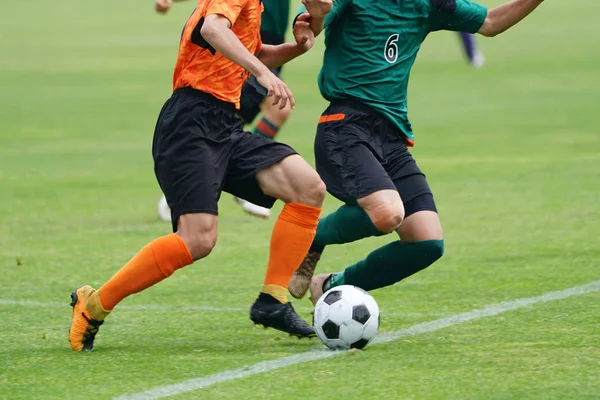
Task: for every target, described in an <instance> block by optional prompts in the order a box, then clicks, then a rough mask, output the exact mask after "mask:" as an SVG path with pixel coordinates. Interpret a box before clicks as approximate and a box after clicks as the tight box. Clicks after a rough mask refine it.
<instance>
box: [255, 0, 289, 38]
mask: <svg viewBox="0 0 600 400" xmlns="http://www.w3.org/2000/svg"><path fill="white" fill-rule="evenodd" d="M263 5H264V6H265V10H264V11H263V14H262V18H261V21H260V31H261V32H269V33H271V34H273V35H275V36H276V37H278V38H281V39H283V38H284V37H285V32H286V31H287V28H288V24H289V23H290V0H263Z"/></svg>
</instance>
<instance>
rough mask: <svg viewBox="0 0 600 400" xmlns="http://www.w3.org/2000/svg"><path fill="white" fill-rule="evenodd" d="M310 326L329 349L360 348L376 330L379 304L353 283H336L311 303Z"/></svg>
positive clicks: (371, 337) (369, 339) (377, 327)
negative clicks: (314, 302) (340, 284)
mask: <svg viewBox="0 0 600 400" xmlns="http://www.w3.org/2000/svg"><path fill="white" fill-rule="evenodd" d="M313 326H314V328H315V331H316V332H317V336H318V337H319V339H321V341H322V342H323V343H324V344H325V346H327V347H329V348H330V349H332V350H347V349H351V348H354V349H362V348H364V347H365V346H366V345H367V344H369V342H370V341H371V340H372V339H373V338H374V337H375V335H376V334H377V331H378V330H379V306H378V305H377V302H376V301H375V299H374V298H373V296H371V295H370V294H369V293H367V292H365V291H364V290H362V289H360V288H357V287H356V286H351V285H342V286H336V287H334V288H332V289H330V290H328V291H327V292H326V293H324V294H323V296H321V298H320V299H319V300H318V301H317V304H315V312H314V314H313Z"/></svg>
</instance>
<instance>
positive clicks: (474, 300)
mask: <svg viewBox="0 0 600 400" xmlns="http://www.w3.org/2000/svg"><path fill="white" fill-rule="evenodd" d="M484 3H485V4H487V5H494V4H498V3H499V2H498V1H486V2H484ZM191 8H192V4H186V3H183V4H180V5H177V7H176V8H175V9H174V10H173V13H172V14H170V15H168V16H166V17H159V16H157V15H154V14H153V12H152V9H151V4H149V3H148V2H147V1H142V0H131V1H127V2H119V1H115V0H107V1H104V2H96V3H86V2H79V3H78V2H67V1H63V0H60V1H54V2H46V1H41V0H30V1H27V2H22V1H21V2H11V3H7V4H5V5H3V12H2V13H1V14H0V37H1V38H2V40H0V54H1V55H2V56H1V57H0V185H1V186H0V221H1V223H0V265H1V267H2V270H1V274H2V278H1V279H0V300H11V301H21V300H23V301H33V302H40V303H43V304H39V305H37V306H34V305H31V304H29V305H27V304H21V305H15V304H8V302H6V301H4V302H0V321H2V322H1V323H0V338H1V340H0V342H1V346H0V398H6V399H21V398H22V399H31V398H56V399H64V398H69V399H80V398H81V399H83V398H89V397H90V396H93V397H95V398H100V399H104V398H111V397H114V396H118V395H123V394H126V393H135V392H139V391H143V390H147V389H149V388H151V387H155V386H157V385H164V384H170V383H175V382H180V381H183V380H186V379H190V378H195V377H201V376H205V375H208V374H211V373H217V372H220V371H225V370H229V369H233V368H239V367H242V366H247V365H250V364H252V363H255V362H259V361H263V360H270V359H276V358H278V357H281V356H287V355H292V354H296V353H300V352H304V351H307V350H311V349H318V348H321V347H322V345H321V344H320V343H319V342H317V341H315V340H313V341H298V340H295V339H289V338H287V337H285V336H284V335H281V334H279V333H277V332H274V331H271V330H268V331H263V330H262V329H254V328H253V327H252V324H251V323H250V321H249V319H248V316H247V311H246V309H247V308H248V307H249V306H250V304H251V302H252V301H253V298H254V296H255V294H256V291H257V290H258V288H259V287H260V284H261V282H262V278H263V273H264V266H265V261H266V257H267V252H268V239H269V233H270V228H271V226H272V224H273V221H274V219H271V220H269V221H262V220H256V219H253V218H251V217H248V216H246V215H244V214H243V213H242V212H241V210H240V209H239V208H238V207H237V206H236V205H235V204H234V202H233V201H232V200H231V198H230V196H228V195H223V199H222V201H221V204H220V211H221V214H220V221H219V224H220V232H219V235H220V236H219V242H218V245H217V248H216V249H215V251H214V253H213V254H212V255H211V256H210V258H209V259H207V260H205V261H202V262H200V263H198V264H196V265H194V266H192V267H189V268H186V269H185V270H183V271H180V272H178V273H177V274H176V275H175V276H174V277H172V278H171V279H169V280H167V281H165V282H163V283H162V284H160V285H159V286H157V287H155V288H153V289H151V290H148V291H146V292H144V293H141V294H139V295H137V296H133V297H131V298H129V299H127V300H126V301H125V302H124V305H127V306H135V305H161V306H169V307H172V309H169V310H144V309H132V308H125V307H124V308H122V309H120V310H118V311H116V312H115V313H114V314H113V315H111V317H110V319H109V320H108V321H107V323H106V325H105V326H103V328H102V331H101V333H100V334H99V336H98V339H97V350H96V351H94V352H93V353H90V354H79V353H72V352H71V351H70V350H69V347H68V343H67V329H68V325H69V322H70V308H69V307H68V297H69V296H68V295H69V292H70V291H71V290H72V289H73V288H74V287H76V286H78V285H81V284H84V283H88V284H92V285H96V286H98V285H101V284H102V282H104V281H105V280H106V279H107V278H108V277H109V276H110V275H111V274H112V273H113V272H114V271H115V270H116V269H118V268H119V267H120V266H121V265H122V264H123V263H124V262H126V261H127V260H128V259H129V258H130V257H131V256H132V255H133V254H135V252H137V250H138V249H139V248H141V247H142V246H143V245H145V244H146V243H147V242H148V241H150V240H152V239H153V238H155V237H157V236H159V235H163V234H166V233H168V232H169V229H170V228H169V224H165V223H162V222H159V221H157V220H156V217H155V206H156V202H157V200H158V197H159V189H158V186H157V184H156V183H155V179H154V176H153V172H152V160H151V156H150V146H151V138H152V132H153V126H154V123H155V119H156V116H157V114H158V111H159V109H160V107H161V105H162V103H163V101H164V100H165V99H166V98H167V97H168V96H169V91H170V79H171V73H172V65H173V61H174V57H175V54H176V51H177V43H178V40H179V35H180V32H181V27H182V25H183V23H184V21H185V19H186V18H187V15H188V14H189V12H190V10H191ZM598 12H600V5H598V4H596V3H595V2H588V1H584V0H571V1H569V2H558V1H553V2H551V1H548V2H546V4H544V5H543V6H542V8H541V9H540V10H539V11H538V12H536V13H535V15H533V16H532V17H531V18H530V19H529V20H527V21H525V22H524V23H523V24H522V26H519V27H517V28H515V29H514V30H513V31H510V32H507V33H506V34H504V35H502V36H501V37H499V38H496V39H494V40H483V39H482V40H480V43H481V44H482V48H483V50H484V51H485V54H486V56H487V59H488V64H487V65H486V67H485V68H484V69H482V70H478V71H474V70H472V69H470V68H469V67H467V66H466V65H465V63H464V62H463V60H462V59H461V57H462V56H461V54H460V52H459V48H458V40H457V38H456V37H455V35H454V34H451V33H439V34H435V35H432V37H431V38H429V39H428V41H427V42H426V44H425V46H424V48H423V50H422V54H421V55H420V57H419V60H418V62H417V65H416V66H415V68H414V73H413V76H412V81H411V87H410V99H411V101H410V112H411V116H412V122H413V124H414V127H415V131H416V135H417V147H416V148H415V149H414V155H415V157H416V158H417V160H418V161H419V164H420V166H421V168H422V169H423V170H424V171H425V172H426V173H427V175H428V179H429V181H430V184H431V186H432V188H433V190H434V192H435V195H436V201H437V203H438V207H439V211H440V214H441V217H442V222H443V224H444V229H445V238H446V256H445V257H444V258H443V259H442V260H440V261H439V262H438V263H436V264H435V266H434V267H432V268H430V269H428V270H426V271H424V272H423V273H420V274H418V275H417V276H415V277H412V278H410V279H408V280H406V281H405V282H403V283H401V284H398V285H396V286H394V287H391V288H386V289H383V290H379V291H376V292H374V293H373V294H374V296H375V297H376V299H377V300H378V302H379V304H380V307H381V309H382V311H383V318H382V326H381V331H384V332H390V331H395V330H398V329H401V328H404V327H408V326H410V325H413V324H415V323H418V322H424V321H429V320H433V319H436V318H438V317H440V316H446V315H451V314H454V313H459V312H464V311H468V310H471V309H473V308H477V307H482V306H485V305H486V304H490V303H495V302H499V301H504V300H511V299H515V298H520V297H530V296H536V295H540V294H543V293H545V292H547V291H550V290H556V289H562V288H566V287H570V286H575V285H578V284H583V283H587V282H590V281H593V280H597V279H599V278H598V277H599V275H600V274H599V271H600V269H599V265H598V260H599V258H600V250H599V248H598V237H599V236H600V228H599V227H598V221H599V219H600V211H599V207H598V202H599V201H600V194H599V190H600V184H599V177H600V137H599V135H598V133H599V130H600V129H599V128H600V114H599V113H598V112H597V106H598V104H599V102H600V77H599V75H598V67H597V66H598V64H599V63H600V55H599V53H598V52H597V43H596V42H597V37H598V36H599V35H600V27H599V26H598V24H597V22H596V15H597V14H598ZM320 51H321V47H320V45H319V46H318V47H317V48H316V49H315V50H314V51H313V52H312V53H311V54H309V55H306V56H304V57H302V58H301V59H299V60H297V61H295V62H293V63H292V64H290V65H289V66H287V67H286V68H285V78H286V80H287V81H288V82H289V85H290V87H291V89H292V91H293V92H294V93H295V95H296V98H297V103H298V107H297V110H296V111H295V112H294V114H293V116H292V119H291V120H290V122H289V123H288V125H287V126H286V127H285V129H284V130H283V132H282V133H281V135H280V140H282V141H285V142H287V143H290V144H291V145H293V146H294V147H295V148H296V149H297V150H298V151H299V152H300V153H301V154H303V155H304V156H305V157H306V158H307V159H308V160H310V161H311V162H312V159H313V157H312V140H313V135H314V131H315V122H316V120H317V118H318V115H319V114H320V113H321V111H322V110H323V109H324V107H325V102H324V101H323V100H322V99H321V98H320V96H319V94H318V91H317V89H316V83H315V79H316V73H317V71H318V68H319V62H320V58H321V54H320ZM337 206H338V203H337V201H335V200H334V199H332V198H328V199H327V203H326V206H325V211H326V212H330V211H332V210H334V209H335V208H336V207H337ZM279 209H280V206H279V205H278V206H276V209H275V212H277V210H279ZM388 240H390V238H379V239H369V240H365V241H362V242H360V243H356V244H353V245H348V246H340V247H332V248H329V249H327V252H326V254H325V256H324V258H323V261H322V263H321V264H320V269H321V271H327V270H339V269H341V268H343V267H344V266H346V265H348V264H350V263H352V262H354V261H356V260H357V259H359V258H362V257H364V256H365V255H366V254H368V253H369V251H371V250H372V249H374V248H375V247H376V246H378V245H380V244H382V243H385V242H386V241H388ZM599 300H600V296H599V295H598V294H597V293H596V294H594V293H592V294H588V295H584V296H578V297H573V298H570V299H566V300H561V301H556V302H551V303H544V304H539V305H536V306H532V307H527V308H525V309H521V310H518V311H513V312H509V313H506V314H502V315H500V316H497V317H494V318H487V319H481V320H477V321H472V322H470V323H466V324H462V325H456V326H453V327H451V328H448V329H444V330H440V331H436V332H433V333H429V334H424V335H420V336H415V337H410V338H406V339H404V340H400V341H397V342H393V343H388V344H385V345H378V346H372V347H369V348H368V349H367V350H366V351H364V352H360V353H358V354H356V355H355V356H353V357H351V358H350V357H346V356H340V357H334V358H331V359H327V360H321V361H316V362H311V363H305V364H301V365H296V366H293V367H290V368H286V369H282V370H277V371H273V372H270V373H267V374H262V375H256V376H253V377H249V378H245V379H241V380H238V381H232V382H226V383H222V384H218V385H215V386H213V387H210V388H207V389H204V390H201V391H197V392H193V393H189V394H185V395H181V396H179V398H190V399H191V398H214V399H234V398H236V399H271V398H290V399H331V398H337V397H341V396H343V397H344V398H346V399H364V398H373V399H374V398H379V399H382V398H389V399H392V398H394V399H395V398H403V399H466V398H468V399H567V398H572V399H593V398H597V397H598V393H600V380H599V379H598V377H599V376H600V366H599V364H598V359H600V345H599V343H600V333H599V332H600V325H599V322H598V313H599V312H600V309H599V308H598V304H599ZM61 304H62V305H61ZM200 306H206V307H217V308H226V309H227V310H222V311H214V310H213V311H201V310H198V309H189V308H186V307H200ZM297 308H298V309H299V310H300V311H301V313H302V315H303V316H304V317H306V318H309V312H310V307H309V304H307V302H300V303H298V304H297ZM232 309H233V310H232Z"/></svg>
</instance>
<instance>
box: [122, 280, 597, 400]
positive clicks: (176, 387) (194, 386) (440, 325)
mask: <svg viewBox="0 0 600 400" xmlns="http://www.w3.org/2000/svg"><path fill="white" fill-rule="evenodd" d="M592 292H600V281H594V282H590V283H588V284H585V285H581V286H575V287H572V288H569V289H564V290H557V291H553V292H548V293H545V294H543V295H541V296H537V297H525V298H521V299H517V300H513V301H505V302H502V303H496V304H490V305H489V306H486V307H484V308H481V309H476V310H472V311H468V312H465V313H461V314H455V315H451V316H449V317H446V318H441V319H436V320H434V321H429V322H424V323H421V324H416V325H413V326H410V327H408V328H405V329H400V330H398V331H395V332H388V333H381V334H379V335H378V336H377V337H376V338H375V339H374V340H373V344H380V343H388V342H393V341H395V340H398V339H401V338H404V337H409V336H415V335H420V334H422V333H430V332H435V331H438V330H440V329H444V328H447V327H449V326H453V325H457V324H462V323H464V322H468V321H473V320H476V319H480V318H485V317H493V316H495V315H498V314H502V313H504V312H507V311H511V310H516V309H518V308H523V307H527V306H531V305H534V304H538V303H545V302H548V301H553V300H561V299H566V298H568V297H573V296H579V295H583V294H586V293H592ZM340 354H345V352H344V351H336V352H334V351H329V350H325V349H323V350H311V351H307V352H304V353H300V354H296V355H293V356H289V357H283V358H277V359H275V360H270V361H263V362H259V363H257V364H254V365H250V366H248V367H242V368H238V369H232V370H229V371H223V372H219V373H216V374H212V375H207V376H204V377H202V378H196V379H190V380H188V381H184V382H180V383H175V384H172V385H165V386H158V387H156V388H154V389H150V390H147V391H145V392H140V393H135V394H131V395H124V396H120V397H116V398H114V399H113V400H153V399H162V398H164V397H169V396H176V395H178V394H182V393H188V392H192V391H195V390H198V389H202V388H205V387H208V386H212V385H215V384H217V383H221V382H227V381H232V380H235V379H241V378H245V377H248V376H252V375H257V374H262V373H264V372H269V371H273V370H276V369H280V368H285V367H288V366H290V365H296V364H300V363H303V362H307V361H315V360H320V359H323V358H329V357H333V356H336V355H340Z"/></svg>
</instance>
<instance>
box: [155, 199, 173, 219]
mask: <svg viewBox="0 0 600 400" xmlns="http://www.w3.org/2000/svg"><path fill="white" fill-rule="evenodd" d="M158 219H160V220H161V221H169V222H170V221H171V209H170V208H169V205H168V204H167V198H166V197H165V196H164V195H163V196H162V197H161V198H160V200H159V201H158Z"/></svg>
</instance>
